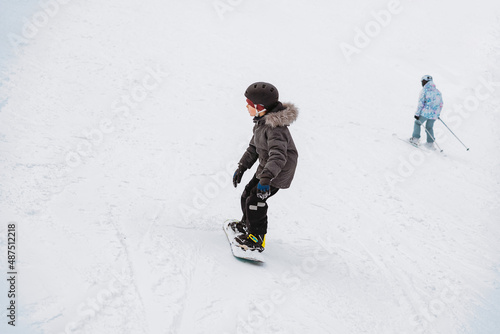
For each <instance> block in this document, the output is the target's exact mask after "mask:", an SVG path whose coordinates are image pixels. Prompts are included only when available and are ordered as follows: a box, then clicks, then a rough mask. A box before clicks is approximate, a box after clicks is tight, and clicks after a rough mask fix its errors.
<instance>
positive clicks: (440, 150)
mask: <svg viewBox="0 0 500 334" xmlns="http://www.w3.org/2000/svg"><path fill="white" fill-rule="evenodd" d="M424 129H425V131H426V132H427V134H428V135H429V136H430V137H431V138H432V140H434V144H436V146H437V148H439V152H443V150H442V149H441V147H439V145H438V143H437V142H436V138H434V136H433V135H431V133H430V132H429V130H427V128H426V127H425V126H424Z"/></svg>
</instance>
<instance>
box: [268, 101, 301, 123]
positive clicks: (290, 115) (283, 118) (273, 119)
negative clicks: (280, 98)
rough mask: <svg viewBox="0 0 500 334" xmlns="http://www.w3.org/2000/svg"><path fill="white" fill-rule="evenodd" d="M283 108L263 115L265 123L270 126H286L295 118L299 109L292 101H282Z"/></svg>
mask: <svg viewBox="0 0 500 334" xmlns="http://www.w3.org/2000/svg"><path fill="white" fill-rule="evenodd" d="M283 107H284V109H281V110H278V111H272V112H268V113H267V114H266V115H265V116H264V121H265V124H266V125H269V126H270V127H272V128H275V127H278V126H288V125H290V124H292V123H293V122H295V121H296V120H297V117H298V116H299V109H298V108H297V107H296V106H295V105H294V104H293V103H283Z"/></svg>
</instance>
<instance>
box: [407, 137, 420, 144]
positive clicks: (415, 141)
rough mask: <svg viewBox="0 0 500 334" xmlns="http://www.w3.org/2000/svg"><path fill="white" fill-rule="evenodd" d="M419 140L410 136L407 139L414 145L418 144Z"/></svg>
mask: <svg viewBox="0 0 500 334" xmlns="http://www.w3.org/2000/svg"><path fill="white" fill-rule="evenodd" d="M419 141H420V138H415V137H411V138H410V139H409V142H410V144H413V145H415V146H418V142H419Z"/></svg>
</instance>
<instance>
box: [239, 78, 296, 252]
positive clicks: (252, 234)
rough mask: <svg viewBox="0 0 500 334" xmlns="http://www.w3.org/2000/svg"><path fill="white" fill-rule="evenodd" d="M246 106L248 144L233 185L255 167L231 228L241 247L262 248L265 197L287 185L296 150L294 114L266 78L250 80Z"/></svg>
mask: <svg viewBox="0 0 500 334" xmlns="http://www.w3.org/2000/svg"><path fill="white" fill-rule="evenodd" d="M245 97H246V98H247V99H246V102H247V110H248V113H249V114H250V116H252V117H253V121H254V123H255V125H254V128H253V136H252V139H251V140H250V145H249V146H248V148H247V150H246V151H245V153H244V154H243V156H242V158H241V160H240V162H239V163H238V169H237V170H236V171H235V172H234V175H233V185H234V186H235V187H236V186H237V185H238V183H240V182H241V177H242V176H243V173H244V172H245V171H246V170H247V169H249V168H251V167H252V166H253V164H254V163H255V162H256V161H257V160H259V167H258V168H257V172H256V173H255V175H254V176H253V178H252V180H250V182H249V183H248V184H247V185H246V187H245V190H244V191H243V194H242V195H241V210H242V211H243V218H242V219H241V221H240V222H233V223H232V224H231V228H232V229H233V231H235V232H238V233H240V234H239V235H238V236H237V237H236V242H237V246H239V247H241V248H242V249H243V250H245V251H248V250H250V251H255V250H257V251H259V252H262V251H264V247H265V240H266V233H267V208H268V206H267V199H268V198H269V197H271V196H273V195H275V194H276V193H277V192H278V190H279V189H285V188H288V187H290V184H291V182H292V180H293V176H294V174H295V168H296V166H297V158H298V153H297V149H296V148H295V144H294V142H293V139H292V135H291V134H290V131H289V130H288V126H289V125H290V124H291V123H293V122H294V121H295V120H296V119H297V116H298V109H297V108H296V107H295V106H294V105H293V104H291V103H281V102H280V101H279V94H278V90H277V89H276V87H274V86H273V85H271V84H270V83H266V82H256V83H253V84H251V85H250V86H249V87H248V88H247V90H246V91H245Z"/></svg>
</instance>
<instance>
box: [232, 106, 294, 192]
mask: <svg viewBox="0 0 500 334" xmlns="http://www.w3.org/2000/svg"><path fill="white" fill-rule="evenodd" d="M298 114H299V110H298V109H297V108H296V107H295V105H293V104H292V103H283V104H281V103H280V104H279V105H278V107H276V108H274V109H273V110H272V111H271V112H268V113H267V114H266V115H264V116H263V117H261V118H259V119H256V121H255V122H256V123H255V126H254V128H253V137H252V139H251V140H250V145H249V146H248V148H247V150H246V151H245V153H244V154H243V157H242V158H241V160H240V162H239V163H240V165H241V166H243V167H245V168H247V169H249V168H251V167H252V166H253V164H254V163H255V162H256V161H257V159H259V167H258V168H257V173H256V175H257V178H259V179H262V178H267V179H270V180H271V186H273V187H276V188H281V189H284V188H288V187H290V184H291V183H292V179H293V176H294V174H295V168H296V166H297V159H298V152H297V149H296V148H295V144H294V142H293V139H292V135H291V134H290V131H289V130H288V126H289V125H290V124H292V123H293V122H294V121H295V120H296V119H297V117H298Z"/></svg>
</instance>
